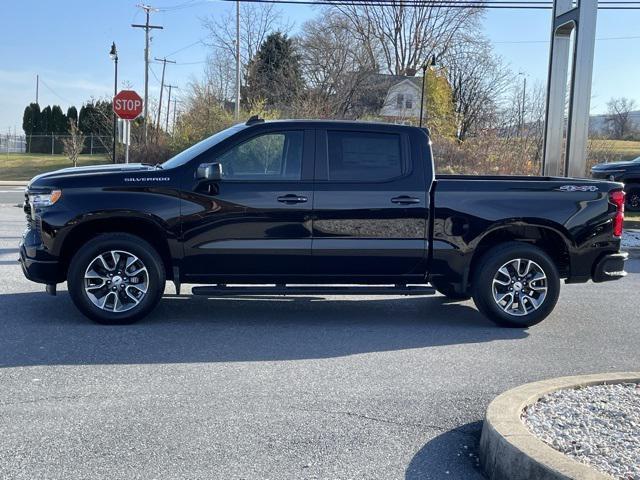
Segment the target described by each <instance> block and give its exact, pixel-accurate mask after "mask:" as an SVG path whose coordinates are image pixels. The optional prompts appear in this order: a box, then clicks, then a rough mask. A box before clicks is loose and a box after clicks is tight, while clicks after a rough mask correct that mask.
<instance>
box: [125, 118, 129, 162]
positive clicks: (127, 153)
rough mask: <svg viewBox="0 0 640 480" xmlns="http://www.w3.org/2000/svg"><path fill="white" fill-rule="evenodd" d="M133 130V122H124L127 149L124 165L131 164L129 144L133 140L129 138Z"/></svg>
mask: <svg viewBox="0 0 640 480" xmlns="http://www.w3.org/2000/svg"><path fill="white" fill-rule="evenodd" d="M130 128H131V120H125V121H124V140H125V143H126V147H125V149H124V163H129V143H131V141H130V140H131V139H130V137H129V129H130Z"/></svg>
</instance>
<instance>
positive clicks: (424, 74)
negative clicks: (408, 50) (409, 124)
mask: <svg viewBox="0 0 640 480" xmlns="http://www.w3.org/2000/svg"><path fill="white" fill-rule="evenodd" d="M426 79H427V64H426V63H425V64H424V65H423V66H422V91H421V92H420V128H422V111H423V109H424V87H425V84H426V83H427V82H426Z"/></svg>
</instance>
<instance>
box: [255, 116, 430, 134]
mask: <svg viewBox="0 0 640 480" xmlns="http://www.w3.org/2000/svg"><path fill="white" fill-rule="evenodd" d="M265 124H267V125H268V124H278V125H282V126H287V125H295V126H298V127H299V126H301V125H302V126H307V125H308V126H309V127H310V128H319V127H320V128H330V127H332V126H340V127H345V126H353V127H356V128H358V127H363V126H365V127H383V128H384V127H389V128H394V129H397V128H406V129H418V130H422V131H426V132H427V133H428V129H427V128H425V127H422V128H421V127H415V126H413V125H402V124H398V123H389V122H379V121H370V120H367V121H363V120H326V119H324V120H320V119H306V118H305V119H294V118H291V119H280V120H262V119H259V118H255V117H252V118H251V119H249V120H248V121H247V122H246V124H245V125H247V126H255V125H265Z"/></svg>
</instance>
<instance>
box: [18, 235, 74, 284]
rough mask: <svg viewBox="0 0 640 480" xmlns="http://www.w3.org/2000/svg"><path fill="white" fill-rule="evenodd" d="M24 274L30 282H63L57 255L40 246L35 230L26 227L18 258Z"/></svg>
mask: <svg viewBox="0 0 640 480" xmlns="http://www.w3.org/2000/svg"><path fill="white" fill-rule="evenodd" d="M18 262H20V266H21V267H22V272H23V273H24V276H25V277H27V278H28V279H29V280H31V281H32V282H37V283H47V284H55V283H60V282H64V275H63V269H62V268H60V262H59V261H58V259H57V257H54V256H52V255H50V254H49V253H48V252H47V251H46V250H44V249H43V248H42V245H41V243H40V241H39V236H38V235H37V232H35V231H34V230H31V229H27V231H26V232H25V234H24V236H23V237H22V242H20V258H19V259H18Z"/></svg>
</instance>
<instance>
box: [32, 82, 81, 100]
mask: <svg viewBox="0 0 640 480" xmlns="http://www.w3.org/2000/svg"><path fill="white" fill-rule="evenodd" d="M40 83H41V84H42V85H44V86H45V87H46V88H47V90H49V91H50V92H51V93H53V94H54V95H55V96H56V97H58V98H59V99H60V100H62V101H63V102H66V103H68V104H69V105H73V102H72V101H71V100H69V99H68V98H64V97H63V96H62V95H59V94H58V93H56V92H55V91H54V90H53V88H51V87H50V86H49V84H47V82H45V81H44V80H43V79H42V78H41V79H40Z"/></svg>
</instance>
